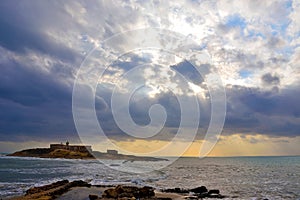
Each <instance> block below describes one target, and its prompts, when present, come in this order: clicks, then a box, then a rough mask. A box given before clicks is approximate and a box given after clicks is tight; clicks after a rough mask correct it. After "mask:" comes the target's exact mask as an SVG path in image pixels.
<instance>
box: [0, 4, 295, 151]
mask: <svg viewBox="0 0 300 200" xmlns="http://www.w3.org/2000/svg"><path fill="white" fill-rule="evenodd" d="M299 36H300V3H299V1H297V0H278V1H276V0H272V1H258V0H244V1H238V0H236V1H229V0H222V1H221V0H219V1H217V0H212V1H210V0H209V1H208V0H186V1H172V2H167V1H156V0H155V1H147V0H145V1H140V0H136V1H134V0H126V1H115V0H110V1H108V0H102V1H101V0H91V1H83V0H78V1H71V0H64V1H62V0H53V1H34V0H23V1H19V0H2V1H1V2H0V67H1V68H0V70H1V72H0V152H12V151H15V150H20V149H23V148H30V147H46V146H48V145H49V143H53V142H54V143H60V142H65V141H66V140H69V141H70V143H76V144H78V143H85V144H87V143H88V144H91V145H93V149H95V150H100V151H105V150H106V149H107V148H115V149H118V150H119V151H121V152H124V153H130V154H136V155H148V154H149V155H172V156H177V155H184V156H198V155H199V151H200V149H201V148H202V147H203V145H204V144H207V145H208V146H209V147H213V148H212V149H210V150H211V151H209V152H208V155H210V156H263V155H300V147H299V144H300V106H299V102H300V37H299ZM96 121H97V123H96ZM212 121H213V122H212ZM168 145H169V146H168Z"/></svg>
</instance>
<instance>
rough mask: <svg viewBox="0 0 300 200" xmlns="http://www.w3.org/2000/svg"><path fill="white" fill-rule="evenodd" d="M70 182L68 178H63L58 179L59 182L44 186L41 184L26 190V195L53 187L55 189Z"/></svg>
mask: <svg viewBox="0 0 300 200" xmlns="http://www.w3.org/2000/svg"><path fill="white" fill-rule="evenodd" d="M68 183H69V181H68V180H63V181H57V182H55V183H52V184H49V185H44V186H40V187H33V188H30V189H28V190H27V191H26V194H25V195H30V194H35V193H40V192H44V191H47V190H51V189H54V188H57V187H61V186H63V185H66V184H68Z"/></svg>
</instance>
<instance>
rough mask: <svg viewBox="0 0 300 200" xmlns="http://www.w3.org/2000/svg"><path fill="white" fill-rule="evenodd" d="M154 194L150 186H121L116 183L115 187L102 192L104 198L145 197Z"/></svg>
mask: <svg viewBox="0 0 300 200" xmlns="http://www.w3.org/2000/svg"><path fill="white" fill-rule="evenodd" d="M154 195H155V193H154V188H152V187H146V186H145V187H142V188H140V187H136V186H122V185H118V186H117V187H115V188H110V189H107V190H105V191H104V192H103V194H102V197H104V198H124V197H127V198H132V197H134V198H147V197H153V196H154Z"/></svg>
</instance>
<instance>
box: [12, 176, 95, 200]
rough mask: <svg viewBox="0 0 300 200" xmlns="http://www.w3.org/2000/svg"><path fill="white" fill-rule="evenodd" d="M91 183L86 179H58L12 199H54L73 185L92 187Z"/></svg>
mask: <svg viewBox="0 0 300 200" xmlns="http://www.w3.org/2000/svg"><path fill="white" fill-rule="evenodd" d="M90 186H91V185H90V184H88V183H86V182H84V181H73V182H69V181H68V180H63V181H58V182H55V183H52V184H49V185H45V186H41V187H33V188H30V189H28V190H27V191H26V194H25V196H22V197H15V198H12V200H37V199H42V200H53V199H56V198H57V197H59V196H60V195H62V194H63V193H65V192H67V191H68V190H70V189H71V188H73V187H90Z"/></svg>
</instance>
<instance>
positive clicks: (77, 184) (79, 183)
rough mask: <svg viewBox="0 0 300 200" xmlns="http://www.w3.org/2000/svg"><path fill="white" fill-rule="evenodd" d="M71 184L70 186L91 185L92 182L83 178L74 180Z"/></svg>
mask: <svg viewBox="0 0 300 200" xmlns="http://www.w3.org/2000/svg"><path fill="white" fill-rule="evenodd" d="M69 185H70V187H91V184H89V183H87V182H85V181H82V180H79V181H73V182H71V183H70V184H69Z"/></svg>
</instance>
